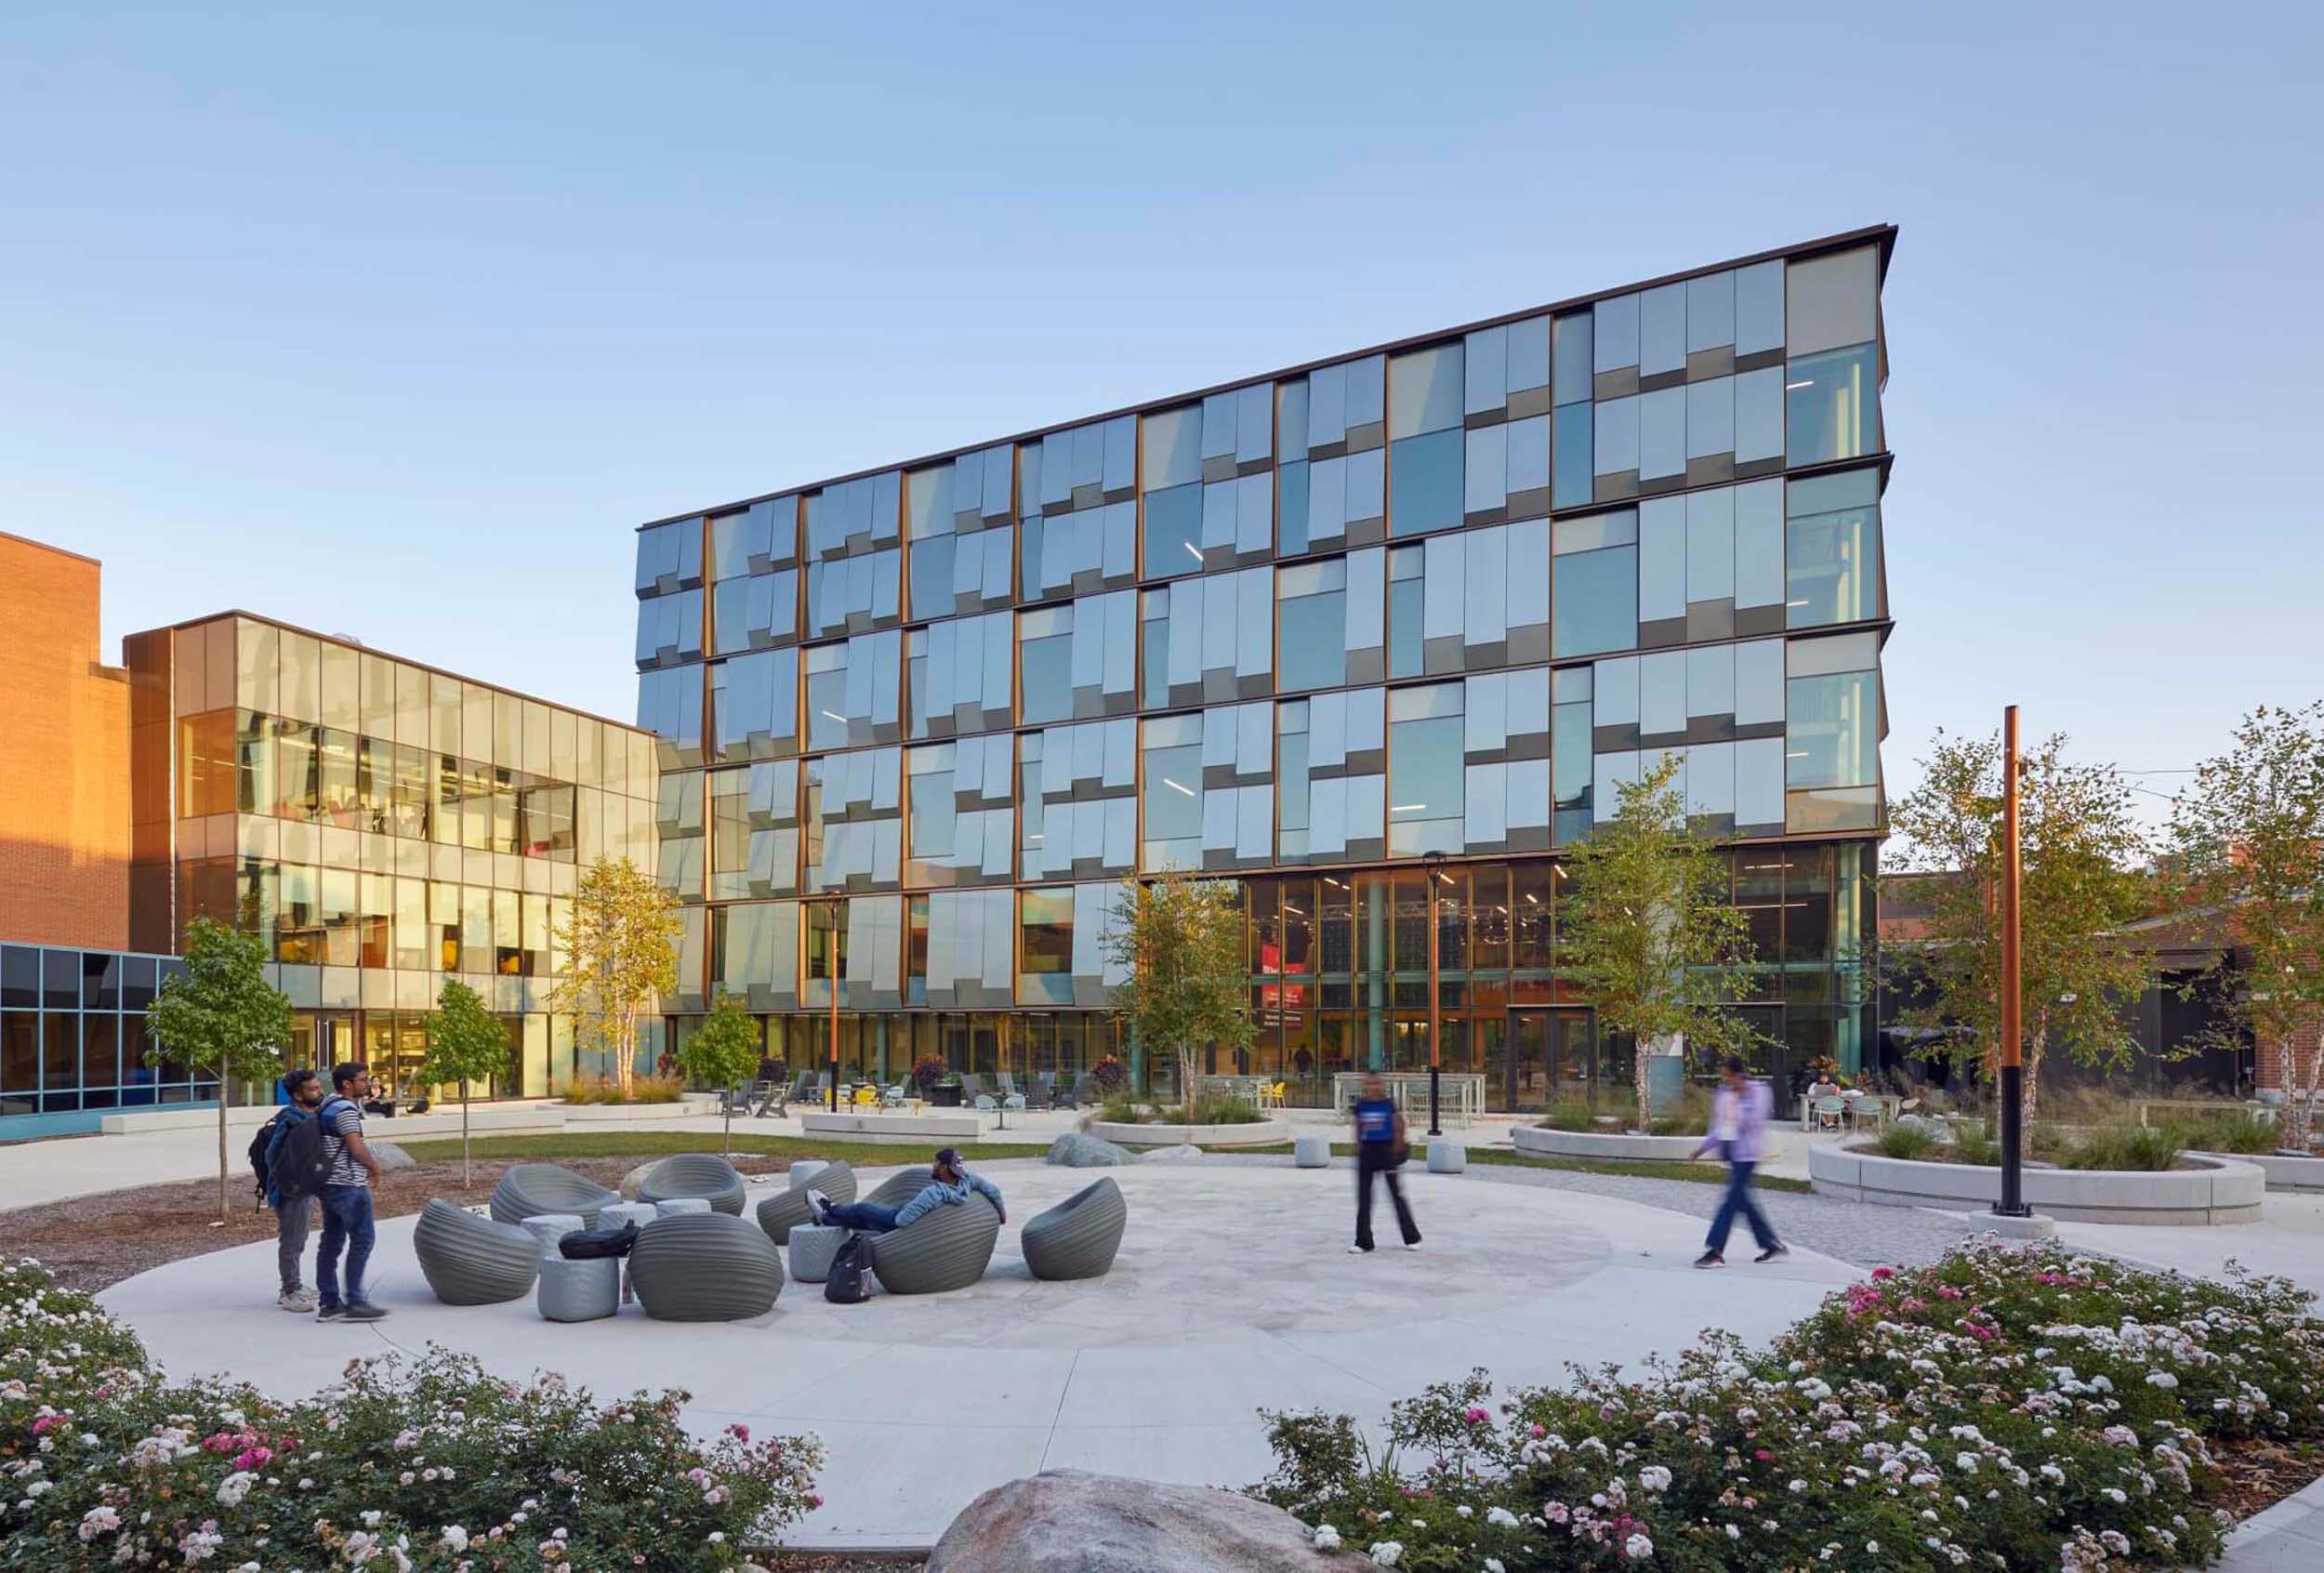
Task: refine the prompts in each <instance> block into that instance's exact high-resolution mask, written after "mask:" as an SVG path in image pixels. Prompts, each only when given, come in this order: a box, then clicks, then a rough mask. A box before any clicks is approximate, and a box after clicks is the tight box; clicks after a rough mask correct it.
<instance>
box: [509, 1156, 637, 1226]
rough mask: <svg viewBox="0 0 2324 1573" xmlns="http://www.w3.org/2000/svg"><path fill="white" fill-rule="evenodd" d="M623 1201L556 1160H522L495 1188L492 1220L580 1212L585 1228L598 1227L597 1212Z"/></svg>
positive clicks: (615, 1192)
mask: <svg viewBox="0 0 2324 1573" xmlns="http://www.w3.org/2000/svg"><path fill="white" fill-rule="evenodd" d="M619 1200H621V1193H620V1192H619V1191H609V1190H607V1189H606V1188H605V1187H604V1186H602V1185H601V1184H599V1183H597V1182H596V1181H594V1180H591V1179H589V1178H588V1176H587V1175H582V1174H575V1173H574V1171H573V1170H570V1169H566V1168H563V1167H562V1166H561V1165H558V1164H553V1163H520V1164H513V1165H511V1166H510V1167H509V1169H508V1172H507V1173H506V1174H503V1175H502V1176H501V1177H500V1183H499V1184H497V1185H495V1186H494V1187H493V1221H494V1222H495V1223H523V1222H524V1221H525V1220H526V1219H528V1218H538V1217H541V1216H542V1215H543V1214H545V1213H551V1212H571V1213H575V1214H577V1215H579V1217H580V1219H581V1224H582V1227H584V1228H587V1229H594V1228H596V1227H597V1215H598V1213H599V1211H600V1210H601V1209H603V1208H604V1207H605V1205H606V1204H607V1203H609V1202H617V1201H619Z"/></svg>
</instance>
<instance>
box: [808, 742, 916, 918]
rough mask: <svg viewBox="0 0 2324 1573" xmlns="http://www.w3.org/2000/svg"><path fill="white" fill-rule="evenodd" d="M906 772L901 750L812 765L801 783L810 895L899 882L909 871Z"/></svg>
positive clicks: (871, 752) (877, 751)
mask: <svg viewBox="0 0 2324 1573" xmlns="http://www.w3.org/2000/svg"><path fill="white" fill-rule="evenodd" d="M903 767H904V751H903V750H902V749H900V748H864V749H858V750H856V751H854V752H852V753H846V754H831V755H827V756H825V757H824V758H822V759H816V760H808V761H807V763H806V766H805V769H804V771H803V772H802V773H801V775H800V778H799V782H800V786H801V790H802V796H803V800H804V804H805V828H806V888H807V889H808V890H809V891H811V892H816V891H835V890H860V889H865V888H869V887H875V886H891V885H893V884H895V883H896V881H897V879H898V878H899V877H900V875H901V874H902V871H903V869H902V865H903V853H904V822H903V796H904V793H903V776H904V768H903Z"/></svg>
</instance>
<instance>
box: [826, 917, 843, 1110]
mask: <svg viewBox="0 0 2324 1573" xmlns="http://www.w3.org/2000/svg"><path fill="white" fill-rule="evenodd" d="M839 901H840V898H839V897H838V896H836V895H835V896H833V897H832V898H831V933H830V936H829V937H828V938H827V939H826V940H825V942H824V954H825V955H826V956H828V957H829V958H831V964H830V967H829V969H828V971H829V972H830V973H831V1097H830V1104H829V1107H830V1110H831V1112H832V1113H833V1114H838V1112H839Z"/></svg>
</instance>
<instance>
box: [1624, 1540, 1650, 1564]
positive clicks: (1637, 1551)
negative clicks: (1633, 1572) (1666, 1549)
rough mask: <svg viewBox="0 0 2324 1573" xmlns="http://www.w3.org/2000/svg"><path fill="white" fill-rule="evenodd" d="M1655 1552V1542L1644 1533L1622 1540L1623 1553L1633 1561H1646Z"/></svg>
mask: <svg viewBox="0 0 2324 1573" xmlns="http://www.w3.org/2000/svg"><path fill="white" fill-rule="evenodd" d="M1654 1553H1655V1543H1654V1542H1653V1541H1652V1540H1648V1539H1646V1537H1645V1536H1644V1535H1632V1536H1631V1538H1630V1539H1629V1540H1624V1541H1623V1542H1622V1554H1623V1555H1624V1556H1627V1557H1629V1558H1630V1559H1631V1561H1632V1562H1644V1560H1645V1559H1646V1558H1648V1557H1650V1556H1652V1555H1654Z"/></svg>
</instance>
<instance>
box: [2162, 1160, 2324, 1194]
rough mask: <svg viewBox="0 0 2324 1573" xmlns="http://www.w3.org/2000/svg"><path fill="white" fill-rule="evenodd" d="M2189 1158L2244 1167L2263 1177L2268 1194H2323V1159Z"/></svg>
mask: <svg viewBox="0 0 2324 1573" xmlns="http://www.w3.org/2000/svg"><path fill="white" fill-rule="evenodd" d="M2186 1156H2187V1157H2206V1158H2216V1159H2217V1160H2219V1161H2220V1162H2221V1163H2248V1164H2250V1165H2251V1167H2252V1168H2254V1169H2256V1170H2259V1171H2260V1172H2261V1173H2262V1174H2265V1175H2266V1176H2267V1188H2268V1189H2269V1190H2271V1191H2314V1192H2324V1157H2293V1156H2291V1154H2289V1153H2189V1154H2188V1155H2186Z"/></svg>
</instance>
